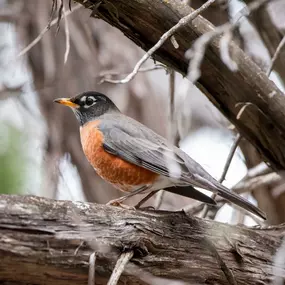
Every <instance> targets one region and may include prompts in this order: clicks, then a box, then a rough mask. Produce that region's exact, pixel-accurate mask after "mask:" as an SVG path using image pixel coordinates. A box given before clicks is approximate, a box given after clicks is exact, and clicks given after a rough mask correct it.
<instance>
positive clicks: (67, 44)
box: [63, 7, 70, 64]
mask: <svg viewBox="0 0 285 285" xmlns="http://www.w3.org/2000/svg"><path fill="white" fill-rule="evenodd" d="M63 13H64V14H65V7H63ZM64 24H65V25H64V31H65V53H64V64H66V62H67V58H68V55H69V51H70V32H69V25H68V19H67V17H65V18H64Z"/></svg>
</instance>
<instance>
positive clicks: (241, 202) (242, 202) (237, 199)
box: [213, 183, 266, 220]
mask: <svg viewBox="0 0 285 285" xmlns="http://www.w3.org/2000/svg"><path fill="white" fill-rule="evenodd" d="M215 186H216V187H215V188H216V189H213V190H216V191H215V192H217V193H218V195H219V196H221V197H222V198H224V199H226V200H228V201H229V202H232V203H233V204H236V205H237V206H239V207H241V208H243V209H245V210H247V211H249V212H251V213H253V214H255V215H257V216H259V217H261V218H262V219H264V220H266V214H265V213H264V212H263V211H261V210H260V209H259V208H258V207H256V206H254V205H253V204H251V203H250V202H248V201H247V200H246V199H244V198H243V197H241V196H240V195H238V194H236V193H234V192H231V191H230V190H229V189H228V188H226V187H224V186H223V185H222V184H220V183H217V184H215Z"/></svg>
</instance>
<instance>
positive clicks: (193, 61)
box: [185, 0, 269, 83]
mask: <svg viewBox="0 0 285 285" xmlns="http://www.w3.org/2000/svg"><path fill="white" fill-rule="evenodd" d="M267 2H269V0H257V1H254V2H252V3H251V4H250V5H248V6H247V7H246V8H244V9H242V10H241V11H240V13H238V15H237V16H236V17H235V19H234V20H233V21H232V22H231V23H225V24H223V25H221V26H219V27H216V28H215V29H214V30H212V31H210V32H208V33H205V34H203V35H202V36H200V37H199V38H198V39H197V40H196V41H195V42H194V44H193V46H192V48H190V49H189V50H188V51H187V52H186V54H185V55H186V57H187V58H188V59H189V60H190V62H189V69H188V75H187V77H188V79H189V80H190V81H191V82H192V83H195V82H196V81H197V80H198V79H199V78H200V76H201V63H202V60H203V58H204V55H205V52H206V48H207V46H208V44H209V43H210V41H211V40H213V39H214V38H216V37H218V36H220V35H222V34H223V35H224V36H223V37H222V38H221V40H220V47H221V49H220V53H221V59H222V60H223V62H224V63H225V65H227V67H228V68H229V69H230V70H232V71H236V70H237V69H238V66H237V64H236V62H235V61H234V60H233V59H232V58H231V57H230V52H229V46H230V42H231V39H232V37H233V32H234V30H235V29H236V28H237V27H238V26H239V24H240V19H241V18H242V17H244V16H248V15H249V14H250V13H251V12H252V11H255V10H257V9H259V8H260V7H262V6H263V5H265V4H266V3H267Z"/></svg>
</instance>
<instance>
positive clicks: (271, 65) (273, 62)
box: [266, 36, 285, 76]
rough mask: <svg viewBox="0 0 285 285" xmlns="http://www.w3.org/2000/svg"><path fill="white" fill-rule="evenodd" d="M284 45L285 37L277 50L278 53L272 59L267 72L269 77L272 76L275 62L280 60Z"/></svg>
mask: <svg viewBox="0 0 285 285" xmlns="http://www.w3.org/2000/svg"><path fill="white" fill-rule="evenodd" d="M284 45H285V36H284V37H283V38H282V40H281V42H280V43H279V45H278V47H277V48H276V51H275V53H274V55H273V57H272V59H271V62H270V65H269V67H268V69H267V72H266V75H267V76H269V75H270V73H271V71H272V68H273V67H274V64H275V61H276V59H277V58H278V56H279V54H280V52H281V50H282V48H283V47H284Z"/></svg>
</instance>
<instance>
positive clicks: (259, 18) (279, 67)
mask: <svg viewBox="0 0 285 285" xmlns="http://www.w3.org/2000/svg"><path fill="white" fill-rule="evenodd" d="M244 2H245V3H246V4H248V5H250V4H251V3H252V2H254V0H244ZM249 18H250V20H251V22H252V23H253V24H254V26H255V28H256V29H257V31H258V33H259V35H260V37H261V39H262V40H263V42H264V44H265V46H266V47H267V49H268V51H269V54H270V55H271V57H273V55H274V53H275V51H276V49H277V47H278V45H279V43H280V42H281V40H282V38H283V35H282V32H281V31H279V30H278V28H277V27H276V26H275V24H274V23H273V21H272V19H271V16H270V14H269V12H268V9H267V7H263V8H262V9H260V10H259V11H258V12H254V13H252V14H251V15H250V17H249ZM274 68H275V70H276V71H277V72H278V73H279V75H280V77H281V80H283V83H284V82H285V50H283V51H282V52H281V54H280V56H279V58H278V60H277V61H276V64H275V65H274Z"/></svg>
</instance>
